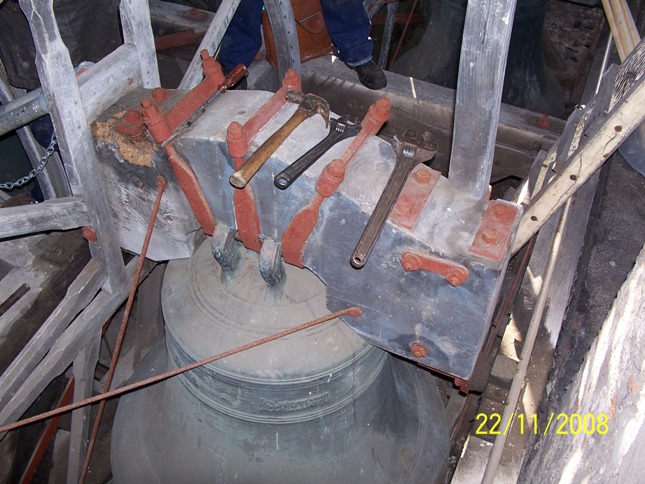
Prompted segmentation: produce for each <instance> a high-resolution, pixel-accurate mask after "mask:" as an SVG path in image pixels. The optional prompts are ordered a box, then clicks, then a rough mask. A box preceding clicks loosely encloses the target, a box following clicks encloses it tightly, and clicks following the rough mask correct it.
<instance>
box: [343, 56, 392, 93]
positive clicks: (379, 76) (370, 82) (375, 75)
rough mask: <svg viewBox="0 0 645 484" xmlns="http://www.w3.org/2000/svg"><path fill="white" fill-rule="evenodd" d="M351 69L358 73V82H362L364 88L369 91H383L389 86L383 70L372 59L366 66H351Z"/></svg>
mask: <svg viewBox="0 0 645 484" xmlns="http://www.w3.org/2000/svg"><path fill="white" fill-rule="evenodd" d="M349 68H350V69H353V70H355V71H356V74H358V80H359V81H361V84H363V86H365V87H367V88H369V89H383V88H384V87H385V86H387V78H386V77H385V73H384V72H383V69H381V68H380V67H379V66H378V64H377V63H376V62H374V61H373V60H371V59H370V60H369V61H367V62H366V63H365V64H361V65H360V66H349Z"/></svg>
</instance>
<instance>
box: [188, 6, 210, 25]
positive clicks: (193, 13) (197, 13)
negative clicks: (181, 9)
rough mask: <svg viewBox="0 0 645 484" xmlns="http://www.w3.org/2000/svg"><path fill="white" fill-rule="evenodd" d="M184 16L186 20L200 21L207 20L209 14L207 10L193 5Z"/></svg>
mask: <svg viewBox="0 0 645 484" xmlns="http://www.w3.org/2000/svg"><path fill="white" fill-rule="evenodd" d="M183 17H184V18H185V19H186V20H193V21H194V22H199V21H200V20H206V18H207V17H208V15H207V14H206V12H204V11H202V10H199V9H197V8H194V7H193V8H191V9H190V10H189V11H188V12H186V13H185V14H184V15H183Z"/></svg>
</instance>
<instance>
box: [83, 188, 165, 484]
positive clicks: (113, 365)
mask: <svg viewBox="0 0 645 484" xmlns="http://www.w3.org/2000/svg"><path fill="white" fill-rule="evenodd" d="M165 188H166V179H165V178H164V177H162V176H158V177H157V198H156V199H155V203H154V206H153V207H152V213H151V214H150V221H149V222H148V230H147V232H146V236H145V238H144V240H143V247H142V248H141V254H140V257H139V262H138V263H137V270H136V271H135V273H134V277H133V279H132V288H131V289H130V294H129V295H128V302H127V303H126V305H125V311H124V312H123V319H122V320H121V327H120V328H119V334H118V336H117V338H116V344H115V346H114V352H113V353H112V361H110V369H109V370H108V373H107V376H106V378H105V386H104V387H103V393H105V392H107V391H109V390H110V386H111V385H112V379H113V378H114V372H115V371H116V364H117V361H118V360H119V354H120V353H121V346H123V337H124V336H125V330H126V328H127V326H128V320H129V319H130V311H131V310H132V304H133V303H134V296H135V294H136V293H137V287H138V286H139V279H140V278H141V271H142V270H143V264H144V263H145V261H146V254H147V253H148V246H149V245H150V239H151V238H152V230H153V229H154V226H155V222H156V220H157V214H158V213H159V207H160V205H161V196H162V195H163V191H164V189H165ZM105 404H106V402H105V400H102V401H101V403H100V405H99V409H98V413H97V414H96V419H95V420H94V427H93V428H92V435H91V437H90V441H89V443H88V445H87V453H86V454H85V462H84V463H83V471H82V472H81V477H80V479H79V483H80V484H83V483H84V482H85V476H86V475H87V469H88V467H89V466H90V459H91V458H92V452H93V451H94V444H95V443H96V437H97V435H98V433H99V427H100V425H101V418H102V417H103V411H104V410H105Z"/></svg>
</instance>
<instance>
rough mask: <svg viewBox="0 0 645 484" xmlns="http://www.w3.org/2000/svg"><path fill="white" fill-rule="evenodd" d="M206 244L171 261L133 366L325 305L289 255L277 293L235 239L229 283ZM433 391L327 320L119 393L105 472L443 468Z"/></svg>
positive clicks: (246, 475)
mask: <svg viewBox="0 0 645 484" xmlns="http://www.w3.org/2000/svg"><path fill="white" fill-rule="evenodd" d="M209 245H210V244H209V243H208V241H207V242H205V243H204V244H203V245H202V246H201V247H200V248H199V249H198V250H197V252H196V253H195V254H194V255H193V257H192V258H191V259H189V260H182V261H171V262H170V263H169V264H168V268H167V270H166V276H165V278H164V285H163V290H162V291H163V310H164V319H165V321H166V340H165V344H164V342H162V343H161V344H160V345H159V346H158V347H157V348H156V350H155V351H154V353H153V355H152V357H151V358H150V359H148V360H147V361H145V362H144V363H143V364H142V366H141V368H139V369H138V370H137V373H136V375H135V378H140V377H141V376H142V375H149V374H150V372H151V371H153V372H158V371H162V370H163V369H165V368H173V367H177V366H181V365H184V364H186V363H188V362H192V361H196V360H199V359H201V358H204V357H208V356H211V355H213V354H217V353H219V352H221V351H224V350H228V349H231V348H235V347H237V346H239V345H241V344H244V343H248V342H250V341H252V340H254V339H257V338H259V337H262V336H268V335H271V334H274V333H277V332H279V331H282V330H285V329H288V328H291V327H293V326H294V325H296V324H298V323H301V322H305V321H309V320H312V319H315V318H317V317H320V316H322V315H324V314H326V313H327V309H326V307H325V300H326V298H325V287H324V285H323V284H322V283H321V281H320V280H319V279H318V278H317V277H316V276H315V275H314V274H312V273H311V272H310V271H308V270H305V269H298V268H296V267H294V266H288V267H286V277H285V279H284V293H283V294H282V295H281V296H278V297H276V295H275V293H274V292H273V291H272V288H270V287H267V285H266V283H265V281H264V280H263V279H262V278H261V277H260V273H259V271H258V267H259V265H260V264H261V261H260V259H259V256H258V255H257V254H255V253H252V252H250V251H247V250H244V249H242V250H243V255H242V261H241V267H240V270H239V273H238V275H237V276H236V277H235V278H234V279H233V280H232V281H230V283H229V284H227V285H225V284H223V283H222V282H221V273H220V271H219V269H218V266H217V264H216V263H214V261H213V260H212V257H211V254H210V250H209V249H210V247H209ZM187 301H191V302H192V304H186V302H187ZM438 397H439V394H438V392H437V390H436V387H435V384H434V382H433V380H432V377H431V375H430V374H429V373H428V372H426V371H423V370H420V369H418V368H415V367H414V366H413V365H410V364H407V363H405V362H403V361H400V360H396V359H395V358H392V357H391V356H390V355H388V354H387V353H386V352H384V351H381V350H379V349H378V348H374V347H371V346H370V345H368V344H366V343H365V342H364V341H363V340H361V338H359V337H358V336H356V335H355V334H354V333H353V332H352V331H351V330H350V329H349V328H348V327H347V326H345V325H344V324H343V323H342V322H341V321H339V320H332V321H329V322H327V323H325V324H324V325H321V326H320V327H317V328H312V329H311V330H308V331H303V332H300V333H298V334H294V335H292V336H290V337H287V338H283V339H280V340H277V341H274V342H271V343H267V344H265V345H262V346H258V347H256V348H253V349H251V350H248V351H246V352H243V353H240V354H238V355H234V356H231V357H229V358H226V359H223V360H220V361H217V362H214V363H212V364H209V365H207V366H204V367H201V368H198V369H195V370H194V371H191V372H188V373H185V374H183V375H181V376H179V377H177V378H173V379H171V380H168V381H166V382H164V383H162V384H160V385H155V386H154V387H151V388H149V389H147V390H144V391H142V392H138V393H136V394H131V395H129V396H126V397H123V398H122V400H121V402H120V405H119V409H118V411H117V416H116V418H115V423H114V426H113V433H112V452H111V457H112V470H113V473H114V480H115V482H116V483H119V482H132V481H136V482H179V481H182V482H183V481H188V482H205V481H216V482H228V481H234V480H238V481H240V482H245V483H258V484H259V483H264V482H281V483H288V484H291V483H301V482H303V481H305V482H308V483H328V482H330V481H331V482H333V481H338V482H346V483H360V482H387V483H396V482H408V483H422V482H423V483H432V482H442V471H443V466H444V464H445V462H446V460H447V455H448V454H447V450H448V446H447V444H448V438H447V432H446V423H445V415H444V412H443V404H442V402H441V400H440V399H439V398H438ZM159 422H164V425H159ZM143 463H145V465H143Z"/></svg>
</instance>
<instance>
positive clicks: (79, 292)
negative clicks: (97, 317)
mask: <svg viewBox="0 0 645 484" xmlns="http://www.w3.org/2000/svg"><path fill="white" fill-rule="evenodd" d="M104 279H105V274H104V271H103V268H102V264H101V262H100V261H97V260H95V259H93V260H91V261H90V262H89V263H88V264H87V266H85V269H83V271H82V272H81V273H80V274H79V276H78V277H77V278H76V280H75V281H74V282H73V283H72V284H71V285H70V287H69V289H68V290H67V293H66V294H65V297H64V298H63V300H62V301H61V302H60V304H59V305H58V306H57V307H56V309H55V310H54V311H53V312H52V314H51V315H50V316H49V318H47V320H46V321H45V322H44V323H43V325H42V326H41V327H40V329H39V330H38V331H37V332H36V334H34V336H33V337H32V338H31V340H29V343H27V344H26V345H25V347H24V348H23V349H22V351H21V352H20V353H19V354H18V356H17V357H16V358H15V359H14V360H13V362H12V363H11V365H9V367H8V368H7V370H6V371H5V372H4V373H3V374H2V376H1V377H0V395H5V396H10V395H13V394H14V393H16V392H17V391H18V389H19V388H20V386H21V385H22V384H23V382H24V381H25V380H26V379H27V378H28V377H29V375H30V374H31V372H32V371H33V370H34V369H35V368H36V367H37V366H38V365H39V363H40V362H41V361H42V359H43V357H44V356H45V355H46V354H47V352H48V351H49V350H50V349H51V348H52V346H53V345H54V344H55V343H56V342H57V341H58V340H59V337H60V336H61V334H63V331H65V328H67V327H68V326H69V324H70V322H71V321H72V320H73V319H74V317H75V316H76V315H77V314H78V313H79V312H80V311H82V310H83V308H85V307H86V306H87V305H88V304H89V303H90V301H92V299H93V298H94V296H95V295H96V293H97V291H98V290H99V289H100V287H101V285H102V283H103V280H104ZM7 403H8V401H7V400H6V399H1V400H0V409H2V408H4V406H5V405H6V404H7Z"/></svg>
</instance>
